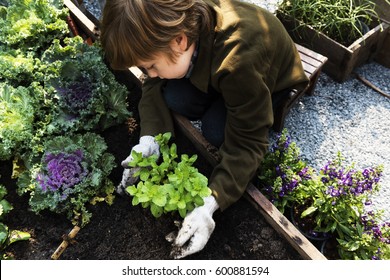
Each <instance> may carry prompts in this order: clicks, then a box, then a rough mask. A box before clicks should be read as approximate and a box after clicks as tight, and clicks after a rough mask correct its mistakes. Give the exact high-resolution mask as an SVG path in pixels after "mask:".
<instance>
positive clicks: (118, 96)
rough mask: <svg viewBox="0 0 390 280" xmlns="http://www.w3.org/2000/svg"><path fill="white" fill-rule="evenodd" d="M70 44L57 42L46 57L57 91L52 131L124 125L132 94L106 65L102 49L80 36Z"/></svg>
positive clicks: (70, 40) (52, 82)
mask: <svg viewBox="0 0 390 280" xmlns="http://www.w3.org/2000/svg"><path fill="white" fill-rule="evenodd" d="M66 42H67V43H68V45H67V46H66V47H62V46H61V45H60V43H59V41H58V40H55V41H54V42H53V44H52V46H51V47H50V48H49V49H48V50H47V51H46V52H45V53H44V56H43V61H44V62H45V63H47V64H46V65H47V69H46V73H47V77H49V78H50V79H49V82H48V84H50V85H51V87H53V88H54V89H55V92H54V98H55V105H56V106H54V107H53V109H54V112H53V121H52V123H51V124H50V125H49V127H48V129H49V132H57V133H58V132H59V131H62V132H63V131H81V130H93V129H99V130H104V129H106V128H108V127H111V126H113V125H115V124H117V123H121V122H124V121H125V120H126V119H127V118H128V117H129V116H130V115H131V113H130V112H129V111H128V110H127V100H126V99H127V94H128V92H127V89H126V88H125V86H123V85H121V84H119V83H118V82H117V81H116V80H115V77H114V75H113V74H112V73H111V72H110V70H109V69H108V68H107V66H106V65H105V63H104V61H103V56H102V53H101V49H100V48H99V47H98V46H88V45H87V44H84V43H83V41H82V40H81V38H80V37H77V38H73V39H67V40H66ZM56 72H57V73H56ZM48 87H49V88H48V89H47V91H48V92H50V86H48Z"/></svg>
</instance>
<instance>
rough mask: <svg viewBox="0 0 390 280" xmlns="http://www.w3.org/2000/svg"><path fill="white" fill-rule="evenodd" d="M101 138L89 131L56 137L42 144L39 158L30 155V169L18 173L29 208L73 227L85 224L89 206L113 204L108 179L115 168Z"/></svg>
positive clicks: (112, 187) (89, 215)
mask: <svg viewBox="0 0 390 280" xmlns="http://www.w3.org/2000/svg"><path fill="white" fill-rule="evenodd" d="M106 149H107V145H106V143H105V141H104V139H103V138H102V137H101V136H99V135H97V134H95V133H91V132H88V133H86V134H83V135H77V134H76V135H73V136H57V137H54V138H53V139H49V140H47V141H46V142H45V143H44V146H43V151H44V152H42V153H41V154H39V155H34V156H31V157H30V159H31V162H29V163H28V164H27V166H29V167H30V168H29V169H27V170H26V171H25V172H23V173H21V174H20V176H19V178H18V181H17V184H18V192H19V194H23V193H26V192H29V193H30V200H29V204H30V206H31V209H32V210H33V211H34V212H36V213H39V212H40V211H42V210H45V209H48V210H50V211H53V212H55V213H59V214H66V216H67V217H68V219H70V220H71V221H72V223H73V224H75V225H76V224H77V225H80V226H84V225H86V224H87V223H88V222H89V221H90V218H91V213H90V212H89V211H88V209H87V204H88V203H96V202H98V201H106V202H107V203H108V204H111V203H112V201H113V198H114V196H113V194H112V193H113V191H114V186H113V183H112V182H111V181H110V180H109V179H108V175H109V174H110V172H111V170H112V168H113V167H114V166H115V163H114V157H113V155H111V154H109V153H107V152H106Z"/></svg>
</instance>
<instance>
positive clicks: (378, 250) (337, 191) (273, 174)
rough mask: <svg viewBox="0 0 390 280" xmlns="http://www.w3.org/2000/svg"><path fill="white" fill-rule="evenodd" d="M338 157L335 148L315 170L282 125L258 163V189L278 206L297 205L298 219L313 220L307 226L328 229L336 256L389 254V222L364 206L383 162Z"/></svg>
mask: <svg viewBox="0 0 390 280" xmlns="http://www.w3.org/2000/svg"><path fill="white" fill-rule="evenodd" d="M344 160H345V159H344V158H343V157H342V155H341V153H340V152H339V153H338V155H337V157H336V158H335V159H334V160H332V161H329V162H328V163H327V164H325V165H324V167H323V168H321V170H320V171H319V172H317V171H315V170H314V169H313V168H311V167H310V166H308V165H307V164H306V163H305V162H303V161H302V160H301V159H300V155H299V149H298V148H297V146H296V143H294V142H292V141H291V139H290V137H289V136H288V134H287V130H286V129H284V130H283V132H282V133H281V134H280V135H279V136H278V139H277V141H276V143H275V144H274V145H273V146H272V148H271V150H270V151H269V153H267V154H266V155H265V157H264V160H263V162H262V165H261V166H260V172H259V180H260V186H261V188H260V189H261V191H262V192H264V194H265V195H266V196H267V197H268V198H269V199H270V201H271V202H273V203H274V205H275V206H277V207H278V208H279V210H281V211H284V209H285V207H292V206H293V205H294V204H295V205H301V206H303V209H304V211H303V212H302V213H301V218H302V219H303V221H304V223H305V224H306V225H307V224H308V223H309V220H310V221H311V220H313V221H314V225H313V228H312V229H311V231H312V232H316V233H321V232H322V233H331V234H333V236H335V237H336V238H337V241H338V244H339V245H338V246H339V247H338V251H339V255H340V257H341V258H343V259H390V223H383V224H380V223H379V222H378V221H379V217H380V213H379V212H373V211H369V212H367V209H366V205H369V204H370V203H371V197H372V196H373V195H374V194H376V193H377V192H378V191H379V187H380V185H379V181H380V177H381V174H382V172H383V166H381V165H379V166H376V167H374V168H365V169H363V170H356V169H355V168H354V164H352V165H349V166H346V165H345V164H344Z"/></svg>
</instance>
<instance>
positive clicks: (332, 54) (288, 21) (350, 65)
mask: <svg viewBox="0 0 390 280" xmlns="http://www.w3.org/2000/svg"><path fill="white" fill-rule="evenodd" d="M278 17H279V19H280V20H281V22H282V23H283V25H284V26H285V28H286V29H287V31H288V33H289V34H290V36H291V37H292V38H293V40H294V41H295V42H296V43H298V44H300V45H303V46H305V47H307V48H309V49H312V50H314V51H315V52H318V53H320V54H322V55H324V56H326V57H327V58H328V61H327V63H326V64H325V65H324V67H323V71H324V72H325V73H326V74H328V75H329V76H331V77H332V78H333V79H335V80H336V81H338V82H344V81H345V80H346V79H347V78H348V77H349V75H350V74H351V73H352V71H353V70H354V69H355V68H356V67H358V66H360V65H362V64H363V63H365V62H367V61H368V60H369V59H371V58H374V57H375V56H376V54H377V53H378V51H379V50H380V49H381V47H382V44H383V40H384V37H385V34H386V32H387V29H388V27H389V25H388V24H387V23H385V22H382V23H380V24H378V25H376V26H375V27H373V28H372V29H371V30H370V31H369V32H367V33H366V34H364V36H362V37H361V38H359V39H358V40H356V41H355V42H353V43H352V44H351V45H350V46H348V47H345V46H343V45H341V44H339V43H338V42H336V41H334V40H332V39H331V38H329V37H328V36H326V35H324V34H323V33H320V32H318V31H316V30H314V29H313V28H311V27H310V26H303V25H299V22H298V21H297V20H295V19H292V18H290V17H288V16H286V15H282V14H278Z"/></svg>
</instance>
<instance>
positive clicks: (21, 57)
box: [0, 47, 44, 87]
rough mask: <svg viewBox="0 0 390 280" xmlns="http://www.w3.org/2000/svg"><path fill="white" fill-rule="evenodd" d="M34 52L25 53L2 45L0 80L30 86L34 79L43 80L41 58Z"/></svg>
mask: <svg viewBox="0 0 390 280" xmlns="http://www.w3.org/2000/svg"><path fill="white" fill-rule="evenodd" d="M34 55H35V54H34V53H33V52H27V53H24V52H22V51H20V50H12V49H6V48H1V47H0V73H1V77H0V82H7V83H8V84H10V85H13V86H15V87H17V86H19V85H23V86H28V85H30V84H31V83H32V82H33V81H37V80H42V79H43V76H44V74H43V73H42V69H40V68H41V63H40V60H39V59H38V58H36V57H34Z"/></svg>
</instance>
